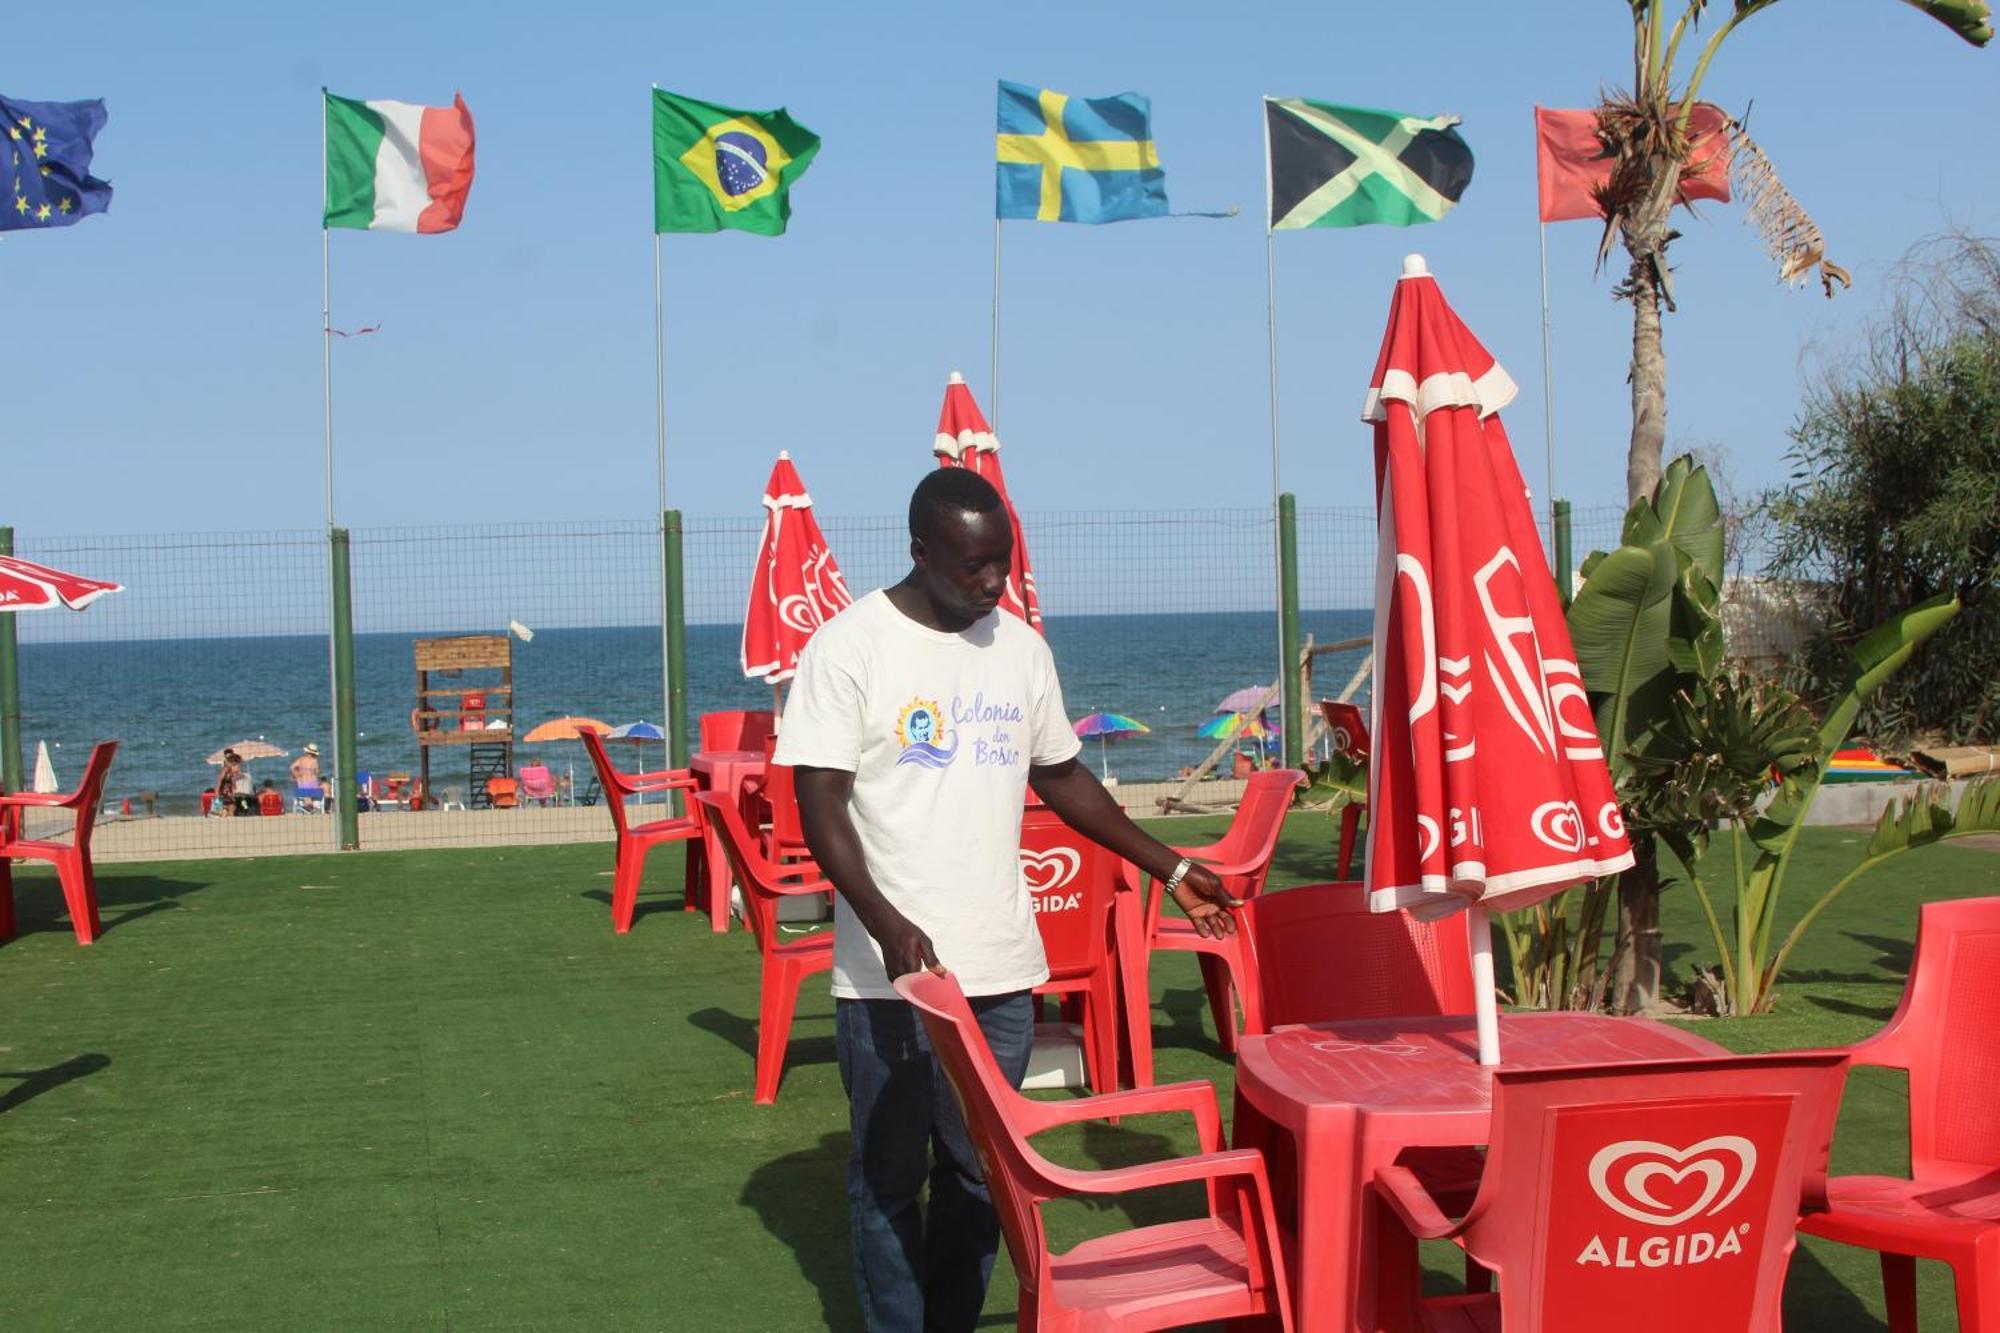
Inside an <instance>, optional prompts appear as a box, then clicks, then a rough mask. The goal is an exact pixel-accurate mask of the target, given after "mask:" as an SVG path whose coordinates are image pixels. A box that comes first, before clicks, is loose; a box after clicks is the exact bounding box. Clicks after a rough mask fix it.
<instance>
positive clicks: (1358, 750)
mask: <svg viewBox="0 0 2000 1333" xmlns="http://www.w3.org/2000/svg"><path fill="white" fill-rule="evenodd" d="M1319 715H1320V716H1321V717H1322V718H1324V719H1326V729H1327V734H1328V736H1330V737H1331V738H1332V741H1333V749H1334V752H1335V753H1336V754H1344V755H1348V756H1350V757H1352V758H1355V759H1366V758H1367V757H1368V719H1367V718H1366V717H1364V716H1363V715H1362V712H1361V710H1360V709H1359V708H1356V707H1355V706H1354V705H1353V704H1345V703H1342V702H1340V700H1338V699H1321V700H1320V701H1319ZM1367 808H1368V802H1367V801H1365V800H1364V801H1349V802H1348V803H1347V804H1346V805H1344V806H1342V807H1341V808H1340V842H1339V844H1338V846H1337V847H1336V848H1335V853H1334V860H1335V866H1334V872H1333V873H1334V874H1336V875H1339V876H1340V877H1341V878H1342V879H1346V878H1348V877H1349V876H1351V875H1352V874H1353V873H1354V842H1355V835H1356V833H1358V832H1359V831H1360V828H1361V814H1362V812H1363V811H1365V810H1366V809H1367Z"/></svg>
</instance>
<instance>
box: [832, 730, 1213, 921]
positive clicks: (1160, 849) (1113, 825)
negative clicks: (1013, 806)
mask: <svg viewBox="0 0 2000 1333" xmlns="http://www.w3.org/2000/svg"><path fill="white" fill-rule="evenodd" d="M1028 785H1030V786H1032V787H1033V788H1034V789H1035V794H1036V795H1037V796H1039V797H1041V798H1042V800H1043V801H1044V802H1046V803H1047V805H1048V807H1049V809H1051V810H1053V811H1055V812H1056V814H1057V815H1059V816H1061V818H1062V821H1063V823H1065V824H1067V825H1069V826H1070V827H1071V828H1073V829H1075V830H1076V831H1077V832H1078V833H1081V834H1083V836H1084V837H1086V838H1089V839H1090V840H1091V841H1092V842H1094V843H1096V844H1098V845H1099V846H1100V847H1103V848H1105V849H1106V850H1107V851H1111V852H1115V853H1117V854H1118V855H1119V856H1122V857H1124V858H1125V859H1126V860H1127V861H1130V862H1131V863H1132V864H1133V865H1135V866H1137V867H1139V869H1141V870H1143V871H1145V872H1146V873H1147V874H1149V875H1151V876H1152V877H1153V878H1154V879H1156V880H1158V881H1160V882H1161V883H1162V884H1164V883H1166V882H1167V880H1169V879H1170V878H1172V877H1173V873H1174V867H1175V866H1177V865H1179V864H1180V863H1181V854H1180V853H1179V852H1177V851H1175V850H1174V849H1173V848H1171V847H1169V846H1167V845H1166V844H1165V843H1163V842H1161V841H1160V840H1159V839H1158V838H1155V837H1154V836H1152V835H1151V834H1150V833H1148V832H1146V830H1144V829H1142V828H1140V827H1139V826H1138V825H1137V824H1134V823H1133V822H1132V821H1131V819H1129V818H1128V817H1127V816H1126V814H1125V811H1124V810H1123V809H1122V808H1120V807H1119V804H1118V802H1117V801H1116V800H1115V799H1113V797H1112V795H1111V793H1110V792H1108V791H1106V790H1104V784H1103V783H1101V782H1099V781H1098V780H1097V775H1096V774H1094V773H1092V772H1091V771H1090V769H1089V767H1088V766H1087V765H1084V764H1080V763H1078V762H1077V761H1076V760H1075V759H1073V758H1072V759H1065V760H1064V761H1063V762H1062V763H1060V764H1048V765H1037V766H1035V767H1033V768H1030V769H1029V770H1028ZM807 839H808V841H810V839H811V835H810V834H808V835H807ZM821 864H822V865H824V864H825V863H824V862H822V863H821ZM1174 902H1175V903H1176V904H1177V905H1178V906H1179V907H1180V909H1181V910H1182V911H1183V912H1185V913H1187V917H1188V920H1190V921H1192V922H1193V923H1194V928H1195V929H1196V930H1198V931H1200V932H1201V933H1202V934H1204V935H1207V936H1210V937H1212V938H1215V939H1220V938H1222V937H1223V936H1225V935H1229V934H1233V933H1234V932H1235V930H1236V918H1235V917H1233V916H1231V915H1230V914H1229V912H1228V910H1227V909H1229V908H1232V907H1241V906H1242V905H1243V904H1242V903H1241V902H1239V901H1238V900H1236V899H1235V898H1232V897H1230V896H1229V894H1228V893H1227V892H1226V891H1224V889H1223V887H1222V881H1221V880H1220V879H1218V878H1216V875H1215V872H1214V871H1212V870H1210V869H1209V868H1208V867H1207V866H1203V865H1196V866H1190V867H1189V868H1188V872H1187V876H1186V877H1185V878H1184V879H1182V880H1181V882H1180V884H1179V886H1178V887H1177V888H1175V890H1174Z"/></svg>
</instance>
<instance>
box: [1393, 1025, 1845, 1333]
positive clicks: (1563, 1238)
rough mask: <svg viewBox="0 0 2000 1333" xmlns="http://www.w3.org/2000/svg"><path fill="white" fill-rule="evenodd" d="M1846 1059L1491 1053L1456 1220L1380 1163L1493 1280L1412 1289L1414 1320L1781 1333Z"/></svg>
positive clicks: (1449, 1327) (1579, 1329)
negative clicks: (1422, 1291) (1476, 1164)
mask: <svg viewBox="0 0 2000 1333" xmlns="http://www.w3.org/2000/svg"><path fill="white" fill-rule="evenodd" d="M1468 1058H1470V1057H1468ZM1846 1062H1847V1056H1846V1053H1845V1052H1843V1051H1795V1052H1786V1053H1784V1054H1780V1055H1752V1056H1722V1057H1717V1058H1714V1059H1704V1060H1670V1061H1660V1062H1654V1063H1648V1064H1622V1065H1571V1066H1568V1067H1566V1068H1559V1069H1508V1068H1506V1067H1505V1066H1502V1067H1501V1068H1499V1069H1497V1070H1495V1071H1494V1072H1493V1131H1492V1134H1493V1142H1492V1147H1491V1150H1490V1151H1489V1153H1488V1155H1487V1166H1486V1175H1485V1178H1484V1179H1483V1180H1482V1181H1481V1182H1480V1187H1479V1194H1478V1197H1477V1198H1475V1199H1474V1200H1473V1203H1472V1207H1471V1210H1470V1211H1469V1212H1467V1213H1466V1215H1465V1217H1464V1218H1463V1219H1462V1220H1460V1221H1458V1222H1455V1223H1454V1222H1452V1221H1451V1220H1449V1219H1448V1218H1447V1217H1446V1216H1445V1215H1444V1212H1443V1211H1442V1210H1441V1209H1440V1208H1439V1207H1438V1204H1437V1201H1436V1200H1435V1199H1433V1198H1432V1197H1431V1195H1430V1194H1429V1193H1427V1192H1426V1191H1425V1189H1424V1187H1423V1186H1422V1185H1421V1184H1420V1183H1419V1182H1418V1180H1417V1176H1416V1174H1415V1173H1414V1172H1412V1171H1411V1170H1410V1169H1409V1168H1408V1167H1405V1166H1391V1167H1386V1168H1384V1169H1382V1170H1381V1171H1379V1172H1377V1173H1376V1176H1375V1187H1376V1189H1377V1191H1378V1192H1379V1193H1380V1195H1381V1197H1382V1198H1383V1199H1384V1200H1386V1202H1387V1203H1388V1205H1389V1207H1390V1209H1391V1210H1392V1211H1393V1212H1394V1213H1395V1214H1396V1216H1397V1217H1399V1218H1401V1219H1402V1222H1403V1225H1404V1226H1406V1227H1407V1228H1408V1229H1409V1231H1410V1233H1411V1234H1412V1235H1414V1236H1416V1237H1418V1238H1420V1239H1425V1240H1440V1239H1443V1240H1452V1241H1456V1242H1457V1243H1458V1244H1459V1245H1461V1246H1462V1247H1464V1249H1465V1252H1466V1255H1467V1257H1468V1258H1469V1259H1472V1260H1475V1261H1477V1262H1478V1263H1479V1264H1480V1265H1482V1266H1483V1267H1485V1268H1487V1269H1490V1270H1492V1271H1493V1273H1494V1274H1495V1275H1496V1276H1497V1279H1498V1284H1499V1292H1498V1294H1497V1295H1493V1294H1485V1293H1477V1294H1470V1295H1458V1296H1442V1297H1435V1298H1432V1299H1430V1300H1426V1301H1424V1302H1423V1303H1422V1306H1421V1309H1422V1314H1423V1327H1425V1328H1427V1329H1430V1330H1433V1331H1434V1333H1501V1330H1502V1329H1503V1328H1505V1329H1508V1330H1514V1329H1534V1330H1536V1331H1537V1333H1601V1330H1603V1329H1605V1328H1607V1327H1608V1328H1616V1329H1617V1330H1618V1331H1619V1333H1686V1330H1688V1329H1689V1328H1697V1327H1698V1328H1714V1329H1725V1328H1726V1329H1731V1330H1739V1329H1740V1330H1744V1333H1778V1330H1780V1329H1781V1328H1782V1327H1783V1324H1782V1320H1781V1310H1780V1306H1781V1304H1782V1299H1783V1296H1784V1284H1785V1268H1786V1265H1787V1264H1789V1263H1790V1261H1791V1256H1792V1251H1793V1249H1794V1248H1796V1246H1797V1244H1798V1236H1797V1231H1796V1228H1797V1225H1798V1220H1799V1215H1800V1213H1801V1212H1810V1211H1812V1210H1813V1209H1815V1208H1818V1207H1821V1206H1823V1205H1824V1190H1825V1185H1826V1178H1825V1173H1826V1158H1827V1149H1828V1147H1829V1145H1830V1142H1831V1140H1832V1136H1833V1118H1834V1115H1835V1112H1836V1111H1837V1110H1838V1107H1839V1102H1840V1084H1841V1080H1842V1078H1843V1077H1844V1076H1845V1074H1846ZM1503 1321H1504V1322H1503Z"/></svg>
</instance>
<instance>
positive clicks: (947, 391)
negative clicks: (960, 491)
mask: <svg viewBox="0 0 2000 1333" xmlns="http://www.w3.org/2000/svg"><path fill="white" fill-rule="evenodd" d="M931 451H932V452H933V453H935V454H936V455H937V456H938V466H939V467H953V466H957V467H962V468H968V469H970V470H971V471H973V472H977V473H978V474H979V475H980V476H982V477H984V478H986V480H988V481H990V482H992V483H993V489H994V490H996V491H998V492H1000V502H1001V503H1002V504H1003V505H1005V506H1006V507H1007V526H1009V527H1011V528H1012V529H1013V530H1014V562H1013V567H1012V568H1011V569H1009V570H1008V572H1007V589H1006V591H1005V592H1003V593H1002V594H1001V595H1000V609H1001V610H1002V611H1005V612H1006V613H1007V614H1009V615H1011V616H1014V617H1017V618H1018V619H1020V620H1023V621H1025V622H1026V623H1027V624H1028V625H1029V626H1030V627H1031V628H1033V629H1034V630H1036V631H1037V632H1040V630H1041V628H1042V599H1041V596H1040V594H1038V593H1037V592H1036V591H1035V571H1034V567H1033V566H1032V565H1030V564H1029V562H1028V536H1027V534H1026V533H1025V532H1023V531H1022V530H1021V516H1020V515H1019V514H1018V513H1016V512H1015V511H1014V501H1013V499H1012V498H1011V497H1009V496H1008V494H1007V478H1006V476H1005V475H1004V474H1003V473H1002V472H1001V470H1000V441H999V440H998V439H996V438H995V437H994V434H993V428H992V427H991V426H989V425H987V424H986V414H985V413H983V412H981V411H980V410H979V404H978V403H976V402H974V401H973V400H972V390H971V389H969V388H967V387H966V384H965V376H963V375H961V374H959V373H958V372H957V371H955V370H954V371H952V372H951V379H950V380H948V381H947V382H946V383H945V386H944V410H943V411H942V412H940V413H939V414H938V428H937V439H936V441H935V442H933V443H932V445H931Z"/></svg>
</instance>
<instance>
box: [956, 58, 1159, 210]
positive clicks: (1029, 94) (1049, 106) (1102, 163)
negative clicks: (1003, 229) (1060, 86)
mask: <svg viewBox="0 0 2000 1333" xmlns="http://www.w3.org/2000/svg"><path fill="white" fill-rule="evenodd" d="M995 158H996V159H997V165H996V166H995V168H994V185H995V191H996V195H997V198H996V200H995V206H996V207H995V214H996V216H998V217H1003V218H1031V219H1033V220H1034V221H1036V222H1093V223H1095V222H1130V221H1132V220H1133V219H1134V218H1158V217H1165V216H1166V213H1167V174H1166V172H1164V171H1162V170H1160V157H1159V153H1158V152H1157V151H1156V150H1155V149H1154V147H1153V104H1152V102H1151V101H1149V100H1148V99H1147V98H1145V97H1142V96H1140V95H1139V94H1138V93H1120V94H1118V95H1117V96H1116V97H1070V96H1068V95H1066V94H1064V93H1058V92H1051V91H1050V90H1049V89H1047V88H1030V87H1029V86H1027V85H1026V84H1022V83H1008V82H1007V81H1006V80H1004V79H1003V80H1001V82H1000V127H999V133H998V135H997V136H996V140H995Z"/></svg>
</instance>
